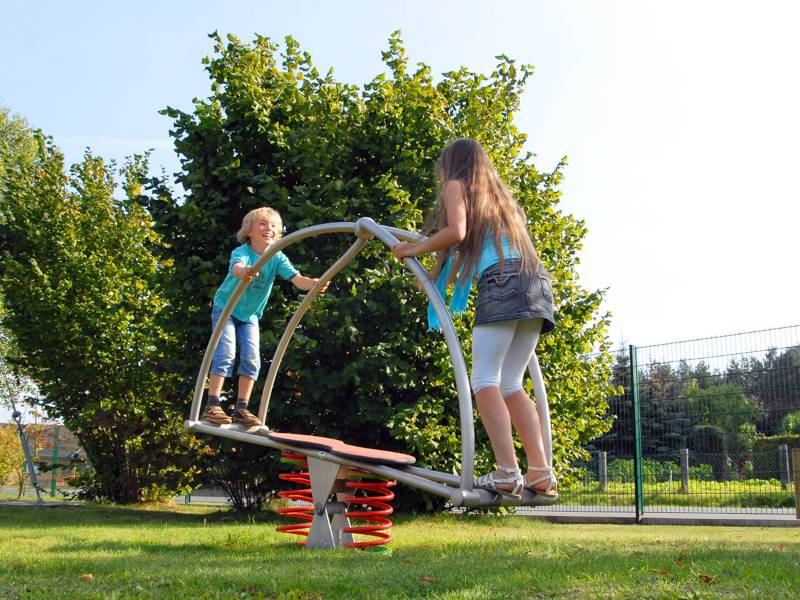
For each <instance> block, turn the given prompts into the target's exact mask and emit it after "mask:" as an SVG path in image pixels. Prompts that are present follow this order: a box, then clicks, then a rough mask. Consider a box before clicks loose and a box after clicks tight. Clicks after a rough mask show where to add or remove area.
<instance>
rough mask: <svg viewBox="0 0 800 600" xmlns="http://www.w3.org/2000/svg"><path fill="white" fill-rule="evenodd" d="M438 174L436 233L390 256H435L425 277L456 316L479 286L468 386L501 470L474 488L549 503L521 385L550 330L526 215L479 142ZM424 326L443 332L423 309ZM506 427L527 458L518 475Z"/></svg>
mask: <svg viewBox="0 0 800 600" xmlns="http://www.w3.org/2000/svg"><path fill="white" fill-rule="evenodd" d="M435 174H436V183H437V190H438V194H437V201H436V206H435V209H434V213H433V215H432V216H433V218H432V219H431V220H430V221H429V223H428V226H427V227H426V231H425V234H426V235H429V234H431V233H432V232H433V231H435V233H434V234H433V235H430V237H426V238H423V239H421V240H418V241H416V242H400V243H398V244H397V245H396V246H395V247H394V248H393V249H392V251H393V253H394V255H395V256H396V257H397V258H398V259H402V258H404V257H407V256H418V255H420V254H426V253H430V252H437V253H438V254H437V258H436V262H435V264H434V267H433V271H432V274H431V275H432V277H434V278H436V285H437V288H438V289H439V291H440V292H441V293H442V296H443V297H444V296H445V295H446V291H447V286H448V284H450V283H453V284H455V289H454V293H453V298H452V300H451V303H450V309H451V311H452V312H453V313H454V314H457V313H459V312H463V311H464V310H466V307H467V300H468V297H469V291H470V288H471V284H472V281H473V279H477V280H478V298H477V301H476V308H475V321H474V325H473V329H472V374H471V377H470V383H471V385H472V390H473V393H474V394H475V400H476V403H477V405H478V410H479V412H480V416H481V421H482V422H483V425H484V428H485V429H486V432H487V434H488V435H489V441H490V442H491V445H492V450H493V451H494V456H495V460H496V462H497V467H498V468H497V470H495V471H492V472H490V473H487V474H485V475H482V476H480V477H476V478H475V487H478V488H482V489H488V490H491V491H493V492H496V493H498V494H501V495H504V496H509V497H511V498H514V499H519V498H521V497H522V491H523V489H524V488H527V489H530V490H532V491H533V492H535V493H537V494H541V495H544V496H547V497H550V498H553V497H556V496H557V481H556V478H555V475H554V474H553V470H552V467H551V465H550V464H549V462H548V459H547V456H546V454H545V450H544V443H543V436H542V427H541V423H540V419H539V414H538V412H537V410H536V407H535V406H534V404H533V402H532V401H531V399H530V398H529V397H528V395H527V394H526V393H525V388H524V386H523V384H522V380H523V377H524V374H525V369H526V368H527V366H528V363H529V362H530V360H531V358H532V357H533V355H534V352H535V349H536V344H537V342H538V340H539V335H540V334H541V333H546V332H548V331H550V330H552V329H553V328H554V327H555V319H554V316H553V292H552V288H551V286H550V281H549V278H548V276H547V274H546V272H545V271H544V269H543V268H542V265H541V261H540V260H539V257H538V255H537V254H536V250H535V249H534V247H533V242H532V241H531V238H530V235H529V234H528V227H527V220H526V216H525V213H524V211H523V209H522V207H521V206H520V205H519V203H518V202H517V201H516V199H515V198H514V196H513V195H512V194H511V193H510V192H509V190H508V188H507V187H506V186H505V184H504V183H503V181H502V180H501V178H500V176H499V175H498V174H497V171H496V170H495V168H494V167H493V166H492V164H491V162H490V160H489V157H488V155H487V154H486V151H485V150H484V149H483V148H482V147H481V145H480V144H479V143H478V142H477V141H476V140H473V139H468V138H459V139H456V140H454V141H452V142H451V143H450V144H448V145H447V147H445V149H444V150H443V151H442V154H441V156H440V157H439V160H438V162H437V163H436V173H435ZM428 320H429V325H430V326H431V328H433V329H439V328H440V324H439V322H438V319H437V318H436V314H435V313H434V312H433V310H432V309H431V308H430V307H429V310H428ZM512 426H513V428H514V429H516V431H517V433H518V434H519V437H520V440H521V441H522V446H523V448H524V450H525V456H526V462H527V472H526V473H525V475H523V474H522V471H521V470H520V468H519V464H518V462H517V456H516V452H515V450H514V442H513V439H512Z"/></svg>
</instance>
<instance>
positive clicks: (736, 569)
mask: <svg viewBox="0 0 800 600" xmlns="http://www.w3.org/2000/svg"><path fill="white" fill-rule="evenodd" d="M279 522H283V521H279V520H278V518H277V517H275V516H273V515H272V514H271V513H264V514H263V515H261V516H259V518H258V519H257V520H255V521H252V520H251V521H248V520H247V519H244V518H240V517H237V516H236V515H234V514H232V513H227V512H216V509H212V508H209V507H199V506H194V507H192V506H189V507H184V506H178V507H172V508H153V509H132V508H119V507H100V506H92V505H86V506H80V507H67V506H62V507H51V508H36V507H24V506H10V505H2V504H0V598H3V599H12V598H46V599H48V600H52V599H55V598H70V599H77V598H275V599H277V598H287V599H290V598H291V599H310V598H325V599H330V598H393V599H395V598H417V597H425V598H476V599H477V598H481V599H483V598H756V597H758V598H762V599H763V598H796V597H797V593H798V589H800V530H798V529H782V528H774V529H769V528H763V529H762V528H734V527H677V526H635V525H617V526H615V525H560V524H552V523H546V522H543V521H539V520H537V519H534V518H531V517H524V516H507V517H491V516H474V515H455V514H447V515H434V516H421V517H411V516H399V517H397V518H396V519H395V523H396V525H395V528H394V529H393V534H394V540H393V542H392V548H393V553H392V554H391V555H389V556H387V555H381V554H376V553H367V552H360V551H357V550H346V549H345V550H335V551H322V550H307V549H304V548H302V547H301V546H299V545H298V544H297V543H296V542H295V539H296V538H294V537H289V536H286V535H284V534H279V533H276V532H275V525H277V524H278V523H279ZM89 575H91V578H90V577H89Z"/></svg>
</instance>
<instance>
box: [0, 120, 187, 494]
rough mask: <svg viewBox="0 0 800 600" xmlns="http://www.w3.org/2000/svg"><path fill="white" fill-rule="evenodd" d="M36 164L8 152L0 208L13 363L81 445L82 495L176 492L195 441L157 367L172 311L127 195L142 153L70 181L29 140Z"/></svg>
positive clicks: (44, 148) (170, 382)
mask: <svg viewBox="0 0 800 600" xmlns="http://www.w3.org/2000/svg"><path fill="white" fill-rule="evenodd" d="M35 140H36V145H37V152H36V155H35V157H34V158H33V160H30V161H29V160H28V159H27V158H26V157H23V156H16V157H12V158H13V161H12V167H11V168H12V169H13V171H14V176H13V177H6V178H5V179H4V181H3V188H2V196H0V201H1V202H0V207H1V208H0V211H1V212H2V215H3V217H4V219H3V223H2V229H0V251H2V258H3V262H2V267H1V271H2V279H1V280H0V281H2V290H3V296H4V299H5V304H6V309H7V314H6V316H5V318H4V322H3V325H4V326H6V327H7V328H8V329H9V330H10V331H12V332H13V334H14V337H15V340H16V344H17V349H18V355H17V356H16V357H15V358H14V363H15V364H16V365H18V366H19V367H21V368H22V369H24V371H25V372H26V373H27V374H29V375H30V376H31V377H32V378H33V379H35V380H36V381H37V382H38V384H39V386H40V389H41V391H42V393H43V395H44V398H42V400H41V401H40V402H41V405H42V406H43V407H44V408H45V409H46V411H47V413H48V414H49V415H50V416H52V417H60V418H61V419H63V421H64V424H65V425H66V426H67V427H68V428H69V429H70V430H72V431H73V432H74V433H75V434H76V435H77V437H78V438H79V439H80V442H81V445H82V447H83V448H84V449H85V450H86V453H87V455H88V458H89V460H90V461H91V464H92V465H93V467H94V471H93V473H92V475H91V478H90V480H89V481H87V482H86V483H87V487H86V489H85V490H84V494H85V496H87V497H99V498H107V499H110V500H114V501H117V502H136V501H140V500H142V499H147V498H155V497H158V496H161V495H165V494H168V493H171V492H173V491H176V490H182V489H183V488H184V486H185V485H186V483H187V482H188V481H189V479H190V478H191V476H192V468H191V466H190V463H189V456H190V449H191V447H192V444H194V442H192V441H191V438H190V437H189V436H188V435H186V434H185V432H184V431H183V428H182V427H181V421H180V417H179V415H178V414H177V413H176V412H175V407H173V406H172V405H171V404H170V403H169V401H168V400H167V398H169V396H170V389H171V388H172V387H174V385H176V382H175V377H174V375H173V374H172V373H171V372H169V371H167V370H165V369H164V368H163V366H162V362H163V359H164V355H163V352H164V348H165V347H166V346H168V341H169V337H170V333H169V331H168V330H165V329H162V328H161V327H159V326H158V324H157V322H156V317H158V316H159V315H160V314H161V313H162V312H168V311H169V306H168V305H167V303H166V301H165V300H164V298H163V297H162V294H161V292H160V290H159V288H158V286H157V285H156V282H157V278H156V275H157V274H158V273H159V272H160V271H163V270H168V268H169V265H168V264H165V263H161V262H159V261H158V260H156V258H154V256H153V255H152V252H151V249H152V246H153V245H155V244H158V243H159V242H158V238H157V237H156V236H155V234H154V232H153V231H152V228H151V220H150V218H149V216H148V214H147V213H146V211H144V210H143V209H142V208H141V207H140V206H138V205H137V204H136V203H135V202H132V201H131V200H130V199H131V198H133V197H135V196H137V195H138V188H137V183H136V182H137V181H138V180H139V179H141V177H142V173H143V172H145V171H146V169H147V160H146V157H144V156H138V157H134V158H133V159H131V160H130V161H129V162H128V163H127V164H126V165H125V166H124V167H123V168H122V169H121V170H120V171H119V172H120V174H121V175H122V180H123V183H122V187H123V192H124V197H123V198H122V199H117V198H115V197H114V193H115V188H116V182H115V179H114V177H115V175H116V174H117V171H116V169H115V166H114V165H113V163H112V164H111V165H107V164H105V163H104V162H103V160H102V159H100V158H98V157H95V156H93V155H92V154H91V153H89V152H87V153H86V155H85V156H84V159H83V161H82V162H81V163H79V164H77V165H74V166H73V167H72V169H71V170H70V175H69V176H67V175H66V174H65V173H64V165H63V157H62V155H61V153H60V152H59V151H58V149H57V148H56V147H55V146H54V145H53V143H52V142H51V141H50V140H49V139H47V138H45V137H43V136H41V135H38V134H37V135H36V136H35Z"/></svg>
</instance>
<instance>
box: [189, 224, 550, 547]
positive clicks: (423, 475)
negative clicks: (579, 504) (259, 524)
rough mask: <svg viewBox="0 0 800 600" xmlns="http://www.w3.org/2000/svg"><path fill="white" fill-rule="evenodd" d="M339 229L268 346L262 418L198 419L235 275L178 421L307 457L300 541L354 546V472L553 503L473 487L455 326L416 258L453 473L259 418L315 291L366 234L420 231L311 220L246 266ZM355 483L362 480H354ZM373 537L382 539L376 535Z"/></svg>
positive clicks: (482, 495) (400, 236) (526, 493)
mask: <svg viewBox="0 0 800 600" xmlns="http://www.w3.org/2000/svg"><path fill="white" fill-rule="evenodd" d="M340 233H344V234H351V235H355V237H356V240H355V242H353V244H352V245H351V246H350V248H349V249H348V250H347V251H346V252H345V253H344V254H343V255H342V256H341V257H340V258H339V259H338V260H337V261H336V262H335V263H334V264H333V265H332V266H331V267H330V268H329V269H328V270H327V271H326V272H325V273H324V274H323V275H322V276H321V277H320V278H319V280H318V281H317V283H316V284H315V285H314V287H313V288H312V289H311V290H310V291H309V292H308V293H307V294H306V296H305V298H304V299H303V301H302V302H301V303H300V305H299V306H298V307H297V309H296V310H295V312H294V314H293V315H292V317H291V319H290V320H289V323H288V324H287V326H286V329H285V330H284V332H283V335H282V337H281V339H280V342H279V343H278V347H277V349H276V350H275V355H274V357H273V359H272V363H271V365H270V369H269V372H268V374H267V379H266V382H265V385H264V390H263V393H262V395H261V400H260V404H259V409H258V417H259V419H260V420H261V422H262V423H264V425H263V426H256V427H246V426H244V425H241V424H230V425H214V424H210V423H206V422H202V421H200V420H199V416H200V405H201V400H202V397H203V391H204V388H205V382H206V378H207V376H208V373H209V369H210V366H211V361H212V358H213V356H214V351H215V349H216V347H217V344H218V343H219V340H220V337H221V335H222V330H223V325H224V322H225V321H226V319H227V318H228V317H229V316H230V315H231V313H232V311H233V309H234V307H235V306H236V303H237V302H238V300H239V298H240V296H241V295H242V293H243V292H244V290H245V288H246V287H247V285H248V283H247V282H246V281H244V280H242V281H241V282H240V283H239V284H238V285H237V287H236V289H235V290H234V291H233V293H232V294H231V296H230V298H229V299H228V302H227V304H226V305H225V308H224V310H223V312H222V315H221V317H220V318H219V321H218V322H217V325H216V327H215V328H214V330H213V332H212V335H211V339H210V340H209V342H208V346H207V348H206V352H205V355H204V357H203V362H202V364H201V366H200V370H199V372H198V375H197V381H196V383H195V389H194V397H193V400H192V407H191V412H190V416H189V420H187V421H186V422H185V426H186V429H187V430H189V431H191V432H194V433H204V434H209V435H215V436H219V437H224V438H228V439H231V440H235V441H238V442H245V443H249V444H255V445H258V446H264V447H267V448H273V449H276V450H281V451H283V452H284V456H285V457H286V458H287V460H290V461H298V462H301V463H303V464H307V467H308V472H307V474H306V473H304V474H303V475H302V477H301V478H300V479H299V480H297V481H296V483H300V484H301V485H308V486H310V493H308V492H307V491H306V492H302V491H300V490H298V492H301V493H300V497H297V496H296V495H295V496H294V497H291V496H290V498H291V499H295V500H297V499H302V500H305V501H306V502H308V503H309V510H308V511H307V512H303V511H302V510H301V511H299V512H298V511H297V510H295V514H294V515H293V516H297V517H299V518H305V517H302V516H300V515H307V519H309V522H308V523H303V524H299V525H302V527H300V531H293V532H294V533H302V534H305V533H307V534H308V540H307V545H308V546H309V547H312V548H337V547H340V546H348V545H358V543H357V542H355V541H354V539H353V535H352V534H353V532H354V531H353V530H354V528H353V526H352V525H351V523H350V519H349V517H348V514H349V513H348V510H347V506H348V504H350V501H349V500H353V497H352V496H351V495H350V494H349V491H348V490H352V489H368V487H364V486H367V484H365V483H355V484H354V483H353V481H354V478H356V479H357V478H359V477H362V476H366V475H369V474H371V475H374V476H376V477H377V478H379V479H383V480H396V481H399V482H400V483H403V484H405V485H408V486H411V487H414V488H417V489H421V490H424V491H426V492H428V493H431V494H435V495H437V496H441V497H444V498H447V499H448V500H449V501H450V503H451V504H452V505H453V506H454V507H482V506H498V505H501V504H502V505H517V506H519V505H522V506H536V505H542V504H552V503H553V502H554V501H555V499H554V498H551V497H547V496H544V495H541V494H537V493H535V492H533V491H531V490H530V489H525V490H523V492H522V497H521V499H519V500H515V499H513V498H509V497H507V496H504V495H501V494H497V493H494V492H491V491H489V490H485V489H476V488H475V486H474V477H473V473H474V456H475V435H474V423H473V406H472V394H471V391H470V384H469V378H468V375H467V369H466V364H465V362H464V357H463V354H462V351H461V345H460V343H459V339H458V336H457V334H456V331H455V327H454V326H453V322H452V320H451V318H450V314H449V312H448V310H447V308H446V306H445V303H444V300H443V299H442V296H441V294H440V293H439V291H438V290H437V289H436V286H435V285H434V283H433V281H431V279H430V278H429V277H428V275H427V272H426V271H425V269H424V268H423V267H422V265H420V263H419V261H418V260H417V259H415V258H404V259H403V263H404V264H405V265H406V267H408V269H409V270H410V271H411V272H412V274H413V275H414V277H416V279H417V281H418V282H419V284H420V287H421V289H422V291H423V292H424V293H425V294H426V296H427V297H428V300H429V301H430V303H431V305H432V307H433V310H434V311H435V313H436V315H437V316H438V319H439V322H440V323H441V326H442V332H443V334H444V338H445V342H446V344H447V348H448V351H449V353H450V359H451V362H452V364H453V369H454V374H455V382H456V388H457V392H458V403H459V418H460V428H461V451H462V452H461V454H462V459H461V473H460V475H453V474H450V473H443V472H439V471H433V470H429V469H423V468H419V467H415V466H413V465H414V463H415V458H414V457H413V456H409V455H407V454H400V453H396V452H387V451H383V450H374V449H369V448H362V447H359V446H351V445H349V444H346V443H344V442H342V441H339V440H334V439H331V438H324V437H319V436H309V435H302V434H293V433H277V432H274V431H270V430H269V428H268V427H267V425H266V424H267V413H268V410H269V401H270V397H271V395H272V389H273V386H274V383H275V379H276V377H277V373H278V370H279V368H280V365H281V361H282V360H283V356H284V354H285V353H286V349H287V347H288V345H289V341H290V340H291V337H292V335H293V334H294V331H295V329H296V328H297V326H298V324H299V323H300V320H301V319H302V317H303V315H304V314H305V313H306V311H307V310H308V308H309V306H310V305H311V303H312V302H313V301H314V299H315V298H316V297H317V296H318V294H319V293H320V290H321V289H323V288H324V287H325V286H326V285H327V283H328V282H330V281H331V280H332V279H333V278H334V277H335V276H336V274H337V273H339V271H341V270H342V269H343V268H344V267H345V266H346V265H347V264H348V263H349V262H350V261H352V260H353V259H354V258H355V257H356V256H357V255H358V254H359V253H360V252H361V250H362V249H363V247H364V246H365V245H366V244H367V242H368V241H369V240H371V239H373V238H374V239H377V240H378V241H380V242H382V243H383V244H385V245H386V246H387V248H389V249H391V248H393V247H394V246H395V245H396V244H398V242H400V241H414V240H417V239H419V238H420V236H419V235H418V234H416V233H412V232H409V231H405V230H402V229H396V228H393V227H386V226H383V225H379V224H378V223H376V222H375V221H373V220H372V219H370V218H368V217H364V218H361V219H359V220H358V221H356V222H355V223H346V222H345V223H326V224H322V225H314V226H311V227H307V228H304V229H301V230H299V231H296V232H294V233H291V234H289V235H287V236H285V237H283V238H280V239H278V240H277V241H275V242H274V243H272V244H271V245H270V246H269V247H268V248H267V249H266V250H265V251H264V253H263V254H262V255H261V256H260V258H259V259H258V261H257V262H256V263H255V264H254V265H253V269H254V270H255V271H258V270H259V269H261V267H262V266H264V265H265V264H266V263H267V262H268V261H269V260H270V259H271V258H272V257H273V256H274V255H275V254H276V253H277V252H279V251H281V250H283V249H284V248H287V247H289V246H291V245H292V244H294V243H296V242H298V241H301V240H304V239H306V238H310V237H314V236H318V235H328V234H340ZM529 372H530V375H531V378H532V380H533V387H534V396H535V398H536V403H537V410H538V413H539V416H540V419H541V423H542V430H543V434H544V435H543V438H544V439H543V441H544V446H545V452H546V456H547V460H548V463H549V466H550V467H552V437H551V432H550V418H549V407H548V403H547V396H546V394H545V388H544V383H543V380H542V374H541V370H540V369H539V364H538V362H537V360H536V355H535V354H534V356H533V358H532V360H531V363H530V366H529ZM359 485H360V486H361V487H359ZM379 490H380V493H384V492H386V494H387V496H386V497H388V494H390V492H389V490H388V489H387V486H386V485H384V487H383V488H379ZM363 500H364V498H359V499H358V501H359V503H361V504H367V505H371V506H375V504H376V502H363ZM373 500H374V499H373ZM361 514H362V513H359V517H357V518H363V517H361V516H360V515H361ZM381 526H382V525H381V524H378V525H377V526H375V527H373V528H372V529H374V530H375V531H378V530H380V528H381ZM361 532H362V533H367V534H368V535H375V536H378V537H380V534H379V533H375V532H374V531H373V532H370V531H366V530H362V531H361ZM374 543H384V542H383V541H380V540H378V541H376V542H374ZM362 545H363V544H362Z"/></svg>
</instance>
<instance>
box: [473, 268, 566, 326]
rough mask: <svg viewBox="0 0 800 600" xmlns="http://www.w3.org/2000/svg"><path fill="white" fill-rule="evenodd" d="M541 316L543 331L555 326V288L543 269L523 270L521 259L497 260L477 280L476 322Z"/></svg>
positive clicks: (483, 322)
mask: <svg viewBox="0 0 800 600" xmlns="http://www.w3.org/2000/svg"><path fill="white" fill-rule="evenodd" d="M537 317H538V318H541V319H542V333H547V332H548V331H552V330H553V328H555V326H556V321H555V316H554V314H553V288H552V286H551V285H550V279H549V277H548V276H547V273H546V272H545V271H544V269H542V268H540V270H539V272H538V273H533V272H532V271H529V270H525V271H521V270H520V261H519V260H506V261H505V262H504V263H503V268H502V269H501V268H500V263H496V264H494V265H492V266H491V267H489V268H488V269H486V270H485V271H484V272H483V275H481V278H480V279H479V280H478V300H477V303H476V305H475V323H474V324H475V325H485V324H486V323H497V322H499V321H517V320H520V319H535V318H537Z"/></svg>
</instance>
